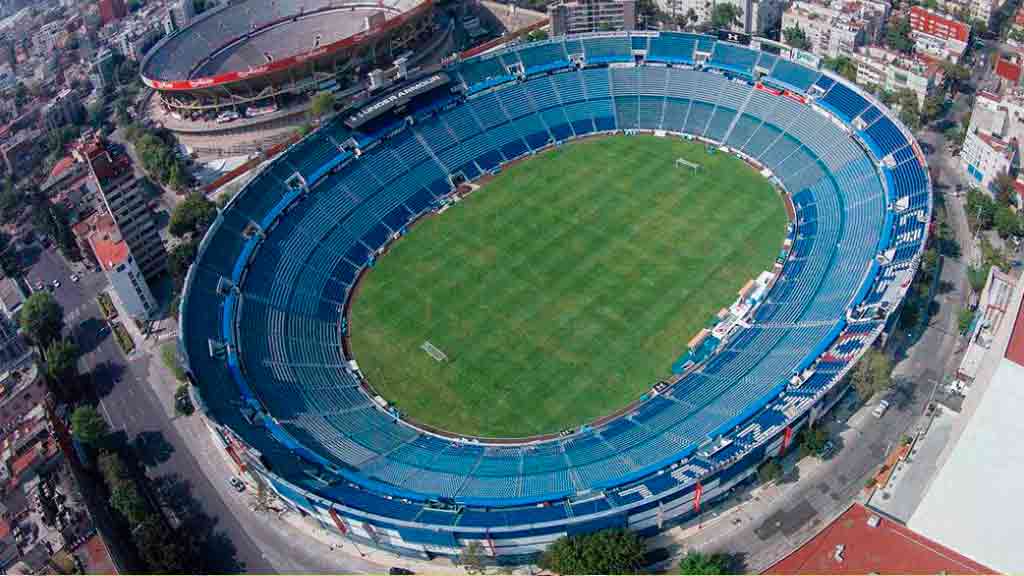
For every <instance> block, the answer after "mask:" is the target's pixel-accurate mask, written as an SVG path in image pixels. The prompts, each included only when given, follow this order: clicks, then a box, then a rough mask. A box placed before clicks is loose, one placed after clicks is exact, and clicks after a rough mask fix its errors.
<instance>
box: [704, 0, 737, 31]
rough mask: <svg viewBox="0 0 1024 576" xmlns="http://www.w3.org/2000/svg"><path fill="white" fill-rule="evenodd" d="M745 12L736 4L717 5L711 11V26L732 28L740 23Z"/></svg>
mask: <svg viewBox="0 0 1024 576" xmlns="http://www.w3.org/2000/svg"><path fill="white" fill-rule="evenodd" d="M741 16H743V11H741V10H740V8H739V6H736V5H735V4H729V3H722V4H716V5H715V7H714V9H713V10H712V11H711V25H712V26H713V27H715V28H732V27H733V26H735V25H737V24H739V23H740V17H741Z"/></svg>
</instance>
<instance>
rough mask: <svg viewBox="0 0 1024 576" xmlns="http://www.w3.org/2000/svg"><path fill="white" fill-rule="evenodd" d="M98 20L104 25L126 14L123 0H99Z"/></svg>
mask: <svg viewBox="0 0 1024 576" xmlns="http://www.w3.org/2000/svg"><path fill="white" fill-rule="evenodd" d="M99 7H100V22H101V23H102V24H103V25H104V26H106V25H107V24H110V23H111V22H113V21H115V20H120V19H121V18H124V17H125V16H127V15H128V9H127V7H126V6H125V3H124V0H99Z"/></svg>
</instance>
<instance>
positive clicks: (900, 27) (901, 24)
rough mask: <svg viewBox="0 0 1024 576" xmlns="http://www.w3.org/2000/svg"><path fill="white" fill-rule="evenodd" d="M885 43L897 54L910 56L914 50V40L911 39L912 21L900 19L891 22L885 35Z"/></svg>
mask: <svg viewBox="0 0 1024 576" xmlns="http://www.w3.org/2000/svg"><path fill="white" fill-rule="evenodd" d="M885 41H886V44H888V45H889V48H892V49H893V50H896V51H897V52H903V53H904V54H910V52H911V51H912V50H913V49H914V40H913V39H912V38H911V37H910V19H909V18H905V17H899V18H894V19H893V20H890V21H889V29H888V30H887V31H886V34H885Z"/></svg>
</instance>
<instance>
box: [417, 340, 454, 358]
mask: <svg viewBox="0 0 1024 576" xmlns="http://www.w3.org/2000/svg"><path fill="white" fill-rule="evenodd" d="M420 350H423V351H424V352H426V353H427V354H430V357H431V358H433V359H434V360H437V361H438V362H447V361H448V356H447V355H446V354H445V353H444V352H442V351H441V349H440V348H438V347H437V346H434V345H433V344H431V343H430V341H429V340H426V341H424V342H423V344H422V345H421V346H420Z"/></svg>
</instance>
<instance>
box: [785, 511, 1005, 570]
mask: <svg viewBox="0 0 1024 576" xmlns="http://www.w3.org/2000/svg"><path fill="white" fill-rule="evenodd" d="M875 520H877V523H875ZM869 521H871V524H875V525H874V526H872V525H871V524H869ZM993 572H994V571H993V570H992V569H990V568H987V567H985V566H982V565H981V564H978V563H977V562H974V561H973V560H971V559H969V558H967V557H965V556H963V555H961V554H958V553H956V552H954V551H953V550H950V549H949V548H946V547H945V546H942V545H940V544H937V543H935V542H933V541H931V540H929V539H927V538H925V537H924V536H921V535H920V534H918V533H917V532H914V531H913V530H911V529H910V528H907V527H906V526H904V525H903V524H900V523H899V522H896V521H894V520H890V519H888V518H885V517H882V516H881V515H877V514H875V513H873V512H872V511H870V510H868V509H867V508H865V507H864V506H862V505H860V504H854V505H853V506H850V508H848V509H847V510H846V512H843V514H842V515H841V516H840V517H839V518H837V519H836V520H835V521H834V522H832V523H831V524H829V525H828V526H827V527H826V528H825V529H824V530H822V531H821V532H819V533H818V535H817V536H815V537H814V538H813V539H811V541H810V542H808V543H806V544H804V545H803V546H801V547H800V548H798V549H797V550H796V551H795V552H793V553H792V554H790V555H789V556H787V557H785V558H783V559H782V560H781V561H779V562H778V563H776V564H775V565H774V566H772V567H771V568H769V569H768V570H766V571H765V574H869V573H875V574H940V573H948V574H992V573H993Z"/></svg>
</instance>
